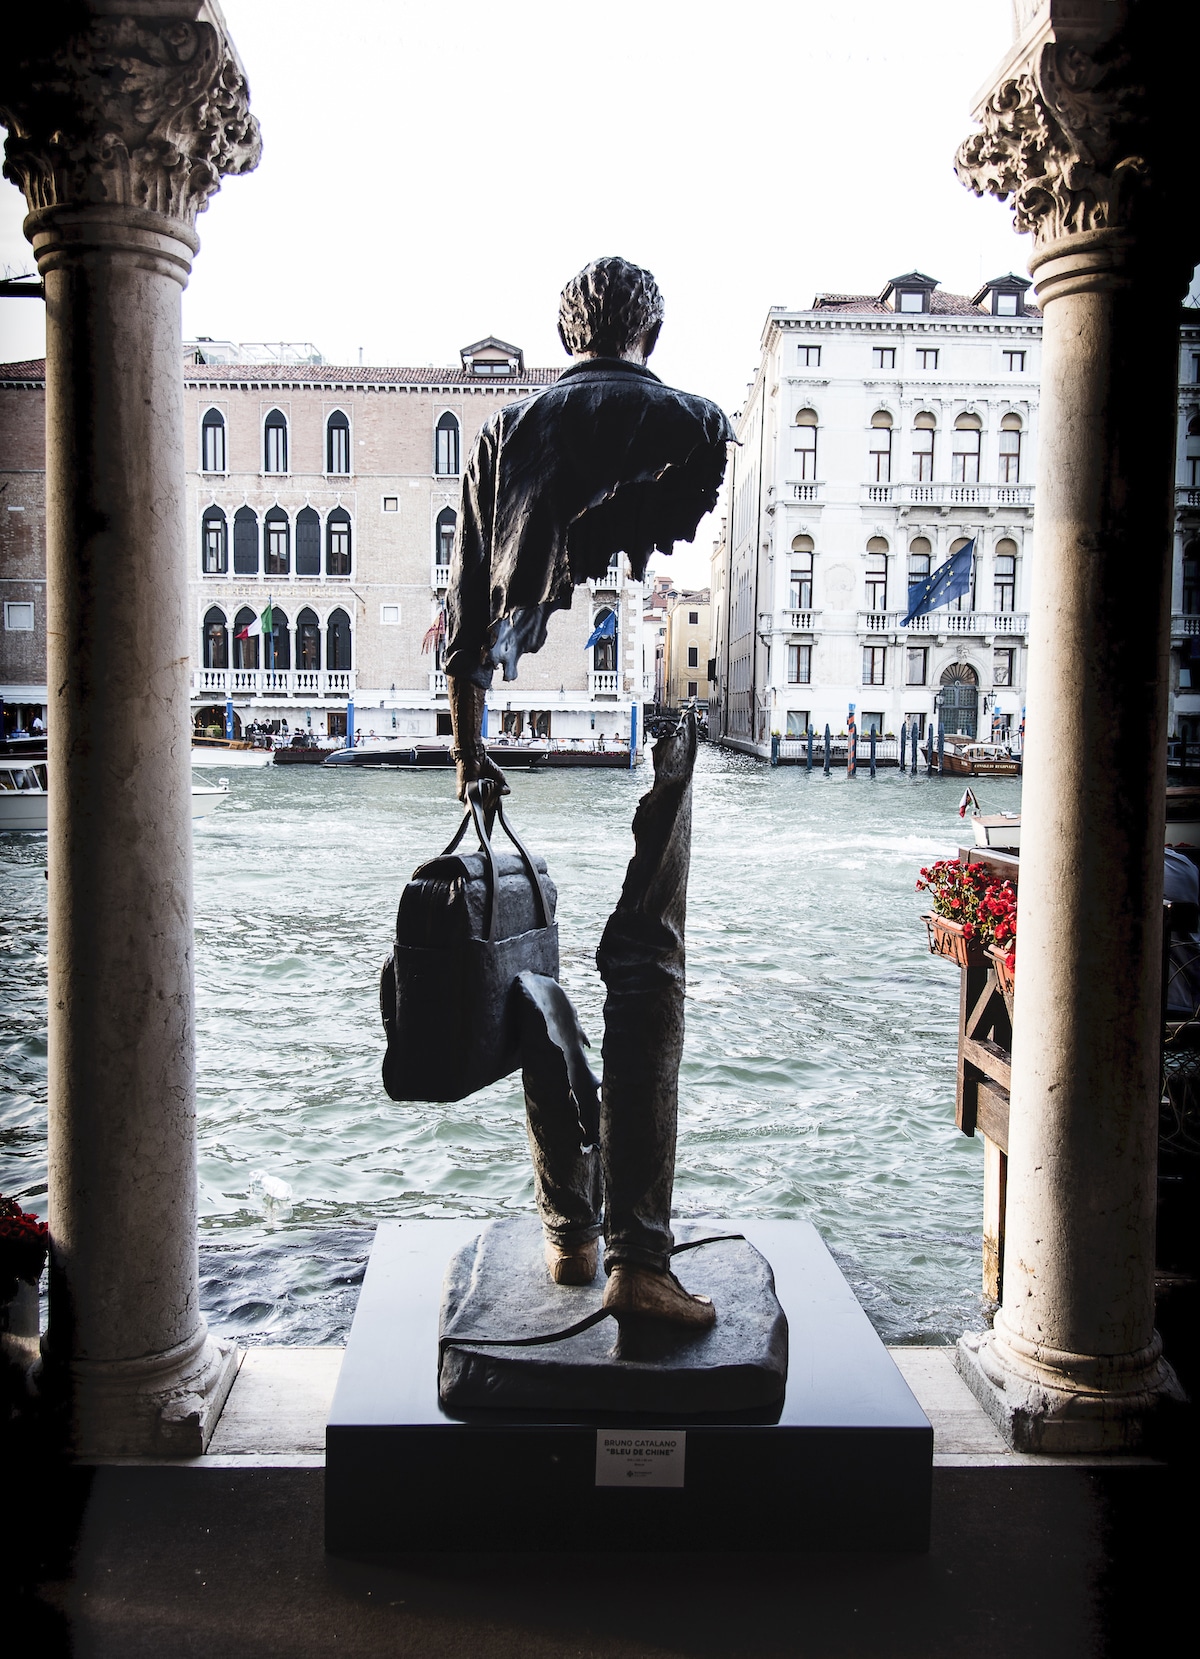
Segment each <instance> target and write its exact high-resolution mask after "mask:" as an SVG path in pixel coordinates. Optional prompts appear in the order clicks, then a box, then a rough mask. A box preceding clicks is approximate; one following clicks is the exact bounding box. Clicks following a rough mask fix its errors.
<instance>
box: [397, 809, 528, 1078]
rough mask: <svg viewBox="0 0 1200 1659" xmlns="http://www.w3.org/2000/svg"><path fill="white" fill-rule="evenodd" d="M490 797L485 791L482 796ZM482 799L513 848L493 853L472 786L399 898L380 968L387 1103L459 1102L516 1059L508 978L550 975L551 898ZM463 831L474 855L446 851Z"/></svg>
mask: <svg viewBox="0 0 1200 1659" xmlns="http://www.w3.org/2000/svg"><path fill="white" fill-rule="evenodd" d="M489 793H490V792H489ZM493 799H494V803H495V807H494V810H495V812H496V815H497V817H498V818H499V820H500V825H501V828H502V829H503V830H504V833H505V834H506V835H507V836H508V838H509V840H510V841H511V842H512V844H513V846H514V847H515V848H516V852H513V853H508V852H501V853H498V852H496V851H495V849H494V848H493V846H492V843H491V840H490V838H489V836H488V829H487V823H486V821H485V809H484V799H483V794H482V791H481V790H480V788H479V786H478V785H477V784H472V785H471V787H470V788H469V790H468V791H467V806H466V811H465V812H464V814H463V820H462V823H461V824H460V825H459V827H458V833H457V834H456V835H455V837H454V839H453V841H451V843H450V845H449V846H448V847H447V848H446V850H445V852H444V853H442V855H441V857H440V858H432V859H430V860H429V862H428V863H427V864H421V865H419V866H418V868H417V869H415V870H414V871H413V877H412V880H411V881H410V882H409V884H408V886H407V887H406V888H405V889H404V892H403V893H402V894H401V895H400V908H399V910H398V911H397V912H396V942H395V944H394V945H393V947H392V954H391V956H390V957H389V958H388V959H387V961H386V962H385V963H384V965H383V974H382V977H381V979H380V982H379V1008H380V1013H381V1014H382V1016H383V1028H384V1030H385V1031H386V1033H387V1053H386V1054H385V1056H384V1060H383V1086H384V1088H385V1089H386V1090H387V1092H388V1094H389V1095H390V1096H391V1098H392V1099H393V1100H461V1099H462V1098H463V1096H464V1095H469V1094H473V1093H474V1091H475V1090H476V1089H482V1088H485V1087H486V1086H487V1084H489V1083H494V1082H496V1080H497V1078H500V1077H507V1076H508V1074H509V1073H510V1072H514V1071H516V1070H517V1069H518V1067H519V1066H520V1064H521V1054H520V1048H519V1039H518V1032H517V1027H516V1020H515V1016H514V1011H513V1007H512V988H513V983H514V981H515V980H516V977H517V975H518V974H519V973H522V972H523V971H524V970H525V969H527V968H528V969H529V970H530V971H531V972H532V973H538V974H547V975H549V977H550V978H551V979H557V978H558V924H557V922H556V921H555V920H554V905H555V901H556V900H557V897H558V894H557V892H556V890H555V887H554V883H553V882H552V881H551V880H550V877H549V876H548V874H547V873H546V863H545V860H544V859H541V858H534V857H533V856H532V855H531V854H530V853H529V852H528V851H527V850H526V848H525V846H524V845H523V843H522V842H521V840H520V839H519V837H518V836H517V835H516V834H515V833H514V831H513V830H512V828H511V826H510V825H509V823H508V821H507V819H506V818H505V816H504V807H503V805H502V803H501V800H500V797H499V796H494V797H492V799H489V800H488V803H487V811H488V812H490V811H491V810H492V800H493ZM472 823H473V824H474V826H475V829H476V832H477V834H478V836H479V851H478V852H472V853H459V852H456V851H455V848H456V847H457V846H458V844H459V842H460V841H461V840H462V838H463V836H464V834H465V833H466V830H467V827H468V825H470V824H472Z"/></svg>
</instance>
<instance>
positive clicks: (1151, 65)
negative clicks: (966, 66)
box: [955, 3, 1200, 276]
mask: <svg viewBox="0 0 1200 1659" xmlns="http://www.w3.org/2000/svg"><path fill="white" fill-rule="evenodd" d="M1092 9H1093V10H1096V11H1097V15H1099V9H1097V8H1092ZM1040 10H1041V14H1042V23H1041V26H1040V28H1036V29H1035V30H1034V31H1033V32H1032V34H1031V35H1030V36H1027V37H1026V40H1025V41H1024V42H1023V43H1022V44H1020V45H1018V47H1017V48H1016V49H1015V50H1014V52H1013V54H1012V55H1011V57H1010V58H1009V61H1008V63H1007V64H1006V65H1005V67H1004V69H1003V70H1002V71H1001V74H1000V78H999V80H998V82H997V83H996V84H995V86H994V87H993V89H992V91H991V92H990V93H989V94H988V96H987V97H985V98H984V100H983V102H982V103H981V105H980V106H979V107H978V108H977V109H976V111H975V116H976V119H977V120H978V121H979V122H980V124H981V127H982V131H980V132H977V133H973V134H972V135H971V137H969V138H967V139H966V140H964V142H963V143H962V144H961V145H960V146H959V149H958V153H957V155H956V157H955V171H956V172H957V174H958V176H959V178H960V180H961V181H962V183H963V184H964V185H966V187H967V188H968V189H969V190H973V191H974V192H975V193H976V195H980V196H983V195H991V196H998V197H999V198H1000V200H1001V201H1005V200H1011V202H1012V207H1013V217H1014V226H1015V229H1016V230H1018V231H1031V232H1032V233H1033V236H1034V243H1035V252H1034V261H1033V263H1034V264H1035V265H1036V264H1038V263H1040V262H1041V261H1043V260H1044V259H1045V258H1046V257H1047V255H1048V254H1049V253H1050V252H1051V250H1052V249H1053V247H1054V245H1055V244H1056V243H1062V242H1064V241H1065V240H1066V239H1068V238H1077V237H1080V236H1086V237H1089V238H1090V239H1092V241H1093V243H1094V244H1103V243H1109V244H1112V246H1113V248H1114V251H1115V249H1116V247H1117V246H1118V245H1120V244H1121V243H1124V242H1127V241H1128V240H1129V238H1130V236H1133V237H1135V238H1136V240H1137V241H1138V243H1139V244H1140V245H1142V247H1143V248H1145V244H1146V238H1147V237H1149V238H1150V239H1151V240H1153V241H1156V242H1158V247H1159V251H1160V252H1161V249H1162V241H1161V237H1162V235H1163V234H1164V233H1166V234H1167V235H1168V236H1169V239H1170V241H1171V242H1172V244H1174V245H1173V247H1172V250H1171V253H1172V255H1173V256H1174V257H1173V258H1172V264H1173V265H1175V264H1178V267H1179V270H1178V273H1177V274H1179V275H1181V276H1182V275H1183V274H1184V265H1185V264H1186V266H1187V274H1190V268H1191V265H1192V264H1193V263H1194V262H1195V259H1196V257H1197V255H1198V254H1200V240H1198V238H1197V236H1196V232H1195V230H1194V229H1193V228H1192V226H1191V224H1190V223H1189V221H1190V220H1192V219H1194V213H1193V211H1192V209H1193V201H1194V195H1193V192H1192V189H1191V185H1190V180H1188V178H1187V177H1186V172H1185V166H1186V160H1185V158H1186V155H1187V151H1188V148H1189V146H1188V144H1187V141H1186V136H1185V131H1184V120H1185V109H1186V106H1187V99H1186V96H1185V95H1184V88H1183V86H1182V83H1181V82H1180V81H1179V78H1178V65H1177V64H1176V63H1175V61H1174V58H1175V54H1174V51H1173V46H1172V44H1171V43H1170V42H1169V41H1168V40H1164V39H1161V38H1152V37H1150V36H1148V35H1147V32H1146V29H1145V27H1144V26H1143V23H1144V20H1142V19H1141V18H1140V16H1139V15H1138V14H1137V12H1136V11H1132V10H1131V11H1125V12H1124V14H1123V15H1122V16H1121V17H1120V19H1119V22H1118V23H1117V26H1110V27H1105V28H1099V27H1097V26H1095V24H1094V23H1093V25H1092V26H1091V27H1090V28H1088V29H1084V28H1081V27H1079V26H1074V27H1072V26H1068V24H1069V23H1071V22H1072V21H1075V22H1076V25H1077V20H1078V18H1079V17H1080V15H1081V13H1083V12H1086V11H1087V10H1088V8H1087V7H1086V6H1084V7H1082V8H1081V7H1079V6H1075V7H1074V8H1073V10H1072V9H1070V8H1060V7H1059V6H1058V5H1057V4H1053V3H1051V4H1048V5H1045V6H1043V7H1042V8H1040ZM1060 11H1063V12H1064V14H1066V15H1067V16H1068V24H1064V23H1062V22H1060V21H1059V13H1060ZM1111 15H1113V16H1114V17H1115V16H1116V14H1115V13H1114V14H1111ZM1183 56H1184V57H1185V58H1189V59H1190V54H1189V53H1186V52H1185V53H1184V54H1183ZM1104 233H1109V234H1107V235H1105V234H1104Z"/></svg>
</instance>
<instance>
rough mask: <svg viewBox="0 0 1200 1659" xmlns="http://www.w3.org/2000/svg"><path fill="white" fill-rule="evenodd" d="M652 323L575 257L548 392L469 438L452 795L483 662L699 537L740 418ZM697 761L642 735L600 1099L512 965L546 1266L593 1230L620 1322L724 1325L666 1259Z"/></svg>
mask: <svg viewBox="0 0 1200 1659" xmlns="http://www.w3.org/2000/svg"><path fill="white" fill-rule="evenodd" d="M662 318H663V303H662V296H661V294H660V293H659V290H658V286H657V284H656V283H655V281H654V278H653V277H652V276H651V275H650V273H649V272H648V271H644V270H641V269H640V268H639V267H638V266H636V265H631V264H629V263H628V262H627V261H626V260H623V259H599V260H596V261H595V262H594V263H593V264H591V265H589V266H587V267H586V269H584V270H583V271H581V272H580V273H579V275H578V276H576V277H574V278H573V279H572V280H571V281H570V282H569V283H568V284H567V286H566V288H565V289H564V290H563V294H562V299H561V303H560V309H559V334H560V336H561V338H562V341H563V344H564V346H565V347H566V349H567V350H568V351H569V352H570V353H571V355H572V358H573V361H572V364H571V366H570V368H568V369H567V370H566V371H565V372H564V373H563V375H562V377H561V378H560V380H559V381H558V383H557V384H556V385H555V386H553V387H550V388H548V389H547V390H545V391H543V392H540V393H538V394H536V395H535V396H533V397H529V398H525V399H521V400H519V401H517V402H515V403H511V404H508V405H506V406H505V407H504V408H503V409H500V410H498V411H497V412H496V413H495V414H494V415H493V416H492V418H491V419H490V420H489V421H488V422H487V424H486V425H485V426H484V428H483V430H482V431H481V433H480V435H479V438H478V440H477V442H476V444H475V448H474V451H473V453H472V455H471V457H470V460H469V462H468V465H467V468H466V471H465V474H464V479H463V500H462V512H461V514H460V517H459V524H458V533H457V540H456V543H455V548H454V556H453V561H452V564H451V571H450V589H449V593H448V596H447V605H446V610H447V641H446V674H447V681H448V687H449V693H450V708H451V714H452V718H453V723H454V741H455V760H456V762H457V766H458V792H459V795H460V797H461V798H463V799H466V796H467V791H468V789H469V788H472V787H473V786H474V787H476V788H481V789H482V790H484V791H486V790H489V789H490V790H493V791H498V792H503V793H507V792H508V786H507V784H506V782H505V779H504V774H503V773H502V772H501V771H500V769H499V767H497V766H496V764H495V762H494V761H493V760H491V759H490V758H489V756H488V754H487V751H486V749H485V747H484V744H483V738H482V721H483V707H484V697H485V694H486V692H487V689H488V687H489V686H490V684H491V681H492V676H493V674H494V672H495V670H496V669H497V668H500V669H501V670H502V671H503V674H504V677H505V679H510V680H511V679H512V678H514V677H515V675H516V672H517V663H518V661H519V659H520V657H521V656H522V655H523V654H524V653H525V652H532V651H537V650H538V649H540V647H541V646H542V645H543V644H544V642H545V639H546V629H547V624H548V621H549V618H550V616H551V614H552V613H553V612H554V611H555V610H560V609H564V608H566V607H568V606H569V605H570V603H571V598H572V594H573V592H574V589H575V588H576V587H577V586H578V585H579V584H580V583H582V582H585V581H587V580H588V579H589V578H596V577H600V576H602V575H603V574H604V572H605V571H606V570H607V569H608V566H609V563H610V561H611V559H612V558H613V557H614V556H616V555H621V554H624V556H625V557H626V558H627V559H628V560H629V565H630V569H631V571H632V574H633V576H634V577H635V578H636V579H638V580H640V579H641V578H642V576H643V575H644V574H645V570H646V565H647V561H648V560H649V557H650V555H651V553H652V552H653V551H654V550H655V549H656V548H658V549H660V550H661V551H663V552H666V553H669V552H670V551H671V549H672V547H673V546H674V544H675V542H677V541H690V540H691V538H692V537H693V536H694V534H695V532H696V527H697V525H698V524H699V522H700V520H701V518H702V517H703V516H704V514H705V513H706V512H709V511H710V510H711V509H712V508H713V507H714V506H715V505H716V501H717V492H718V489H719V487H720V484H721V479H722V477H723V476H724V471H725V461H726V454H727V449H726V446H727V444H728V443H730V442H731V441H732V439H733V431H732V428H731V427H730V424H729V421H728V420H727V418H726V417H725V415H724V414H723V413H722V411H721V410H720V409H719V408H718V407H717V406H716V404H714V403H710V402H709V401H708V400H707V399H706V398H701V397H695V396H692V395H690V394H689V393H686V392H679V391H676V390H674V389H673V388H671V387H669V386H665V385H664V384H663V383H662V381H660V380H659V379H658V378H657V376H656V375H654V374H652V373H651V371H650V370H649V369H648V368H647V367H646V358H647V357H648V356H649V355H650V353H651V352H652V351H653V349H654V345H655V342H656V340H657V338H658V333H659V329H660V328H661V326H662ZM695 757H696V729H695V724H694V721H693V720H692V719H691V718H690V717H685V718H684V720H683V721H682V722H681V723H680V724H679V726H678V727H677V729H675V730H674V731H672V732H668V733H664V734H663V735H661V736H660V737H659V739H658V742H657V743H656V745H655V748H654V751H653V758H654V772H655V777H654V786H653V788H652V789H651V790H650V792H649V794H647V795H646V796H645V797H644V798H643V800H642V802H641V804H640V806H639V808H638V812H637V816H636V818H635V821H634V836H635V841H636V851H635V854H634V857H633V859H632V861H631V863H630V865H629V870H628V872H627V874H626V878H625V885H624V888H623V890H622V893H621V899H620V902H619V904H618V906H617V909H616V910H615V912H614V913H613V915H612V917H611V918H610V920H609V922H608V925H607V927H606V928H605V930H604V936H603V939H602V940H601V944H600V949H599V951H598V953H597V961H598V964H599V967H600V972H601V974H602V976H603V978H604V982H605V986H606V989H607V993H608V995H607V999H606V1002H605V1007H604V1025H605V1036H604V1048H603V1055H604V1079H603V1084H602V1086H601V1090H600V1097H599V1103H598V1110H597V1103H596V1082H595V1079H593V1078H591V1074H590V1072H589V1071H588V1068H587V1064H586V1061H585V1059H584V1057H583V1049H582V1046H581V1045H582V1041H583V1037H582V1032H581V1031H580V1029H579V1023H578V1020H577V1019H576V1018H575V1016H574V1011H573V1010H572V1009H571V1007H570V1004H569V1002H568V1001H567V998H566V995H565V993H564V992H563V991H562V990H561V988H560V987H558V986H557V985H556V984H554V982H553V981H552V980H548V979H545V978H544V977H543V978H541V979H540V980H539V976H538V975H536V974H533V975H530V974H526V975H523V976H522V977H523V988H522V990H521V993H520V1016H519V1017H520V1020H521V1024H522V1054H523V1070H524V1083H525V1091H526V1101H527V1106H528V1121H529V1129H530V1141H531V1146H532V1148H533V1154H534V1165H535V1171H536V1177H537V1183H536V1184H537V1198H538V1208H539V1211H540V1214H541V1218H542V1225H543V1229H544V1234H545V1244H546V1260H547V1265H548V1267H549V1270H550V1274H551V1277H552V1278H553V1279H554V1280H555V1281H556V1282H557V1283H560V1284H576V1285H578V1284H584V1283H588V1282H590V1281H591V1279H592V1278H593V1277H594V1275H595V1272H596V1264H597V1239H598V1237H599V1235H600V1233H601V1229H602V1228H603V1233H604V1266H605V1270H606V1272H607V1274H608V1284H607V1288H606V1290H605V1295H604V1306H605V1308H607V1309H608V1310H609V1312H610V1313H612V1314H613V1315H614V1316H616V1317H617V1319H618V1320H619V1321H620V1322H621V1323H622V1324H625V1323H628V1324H631V1325H636V1324H638V1323H649V1324H653V1323H656V1322H662V1321H665V1322H667V1323H669V1324H675V1325H682V1326H685V1327H691V1328H693V1329H704V1328H706V1327H708V1326H710V1325H711V1324H712V1323H713V1320H714V1318H715V1310H714V1309H713V1306H712V1304H711V1302H710V1301H709V1300H708V1299H707V1298H703V1297H695V1296H691V1295H689V1294H688V1292H687V1291H686V1290H685V1289H684V1288H683V1286H682V1285H681V1284H680V1283H679V1281H678V1279H677V1278H675V1276H674V1275H673V1273H672V1272H671V1267H670V1263H671V1256H672V1250H673V1246H674V1240H673V1237H672V1233H671V1226H670V1215H671V1195H672V1189H673V1184H674V1174H675V1139H676V1123H677V1115H678V1114H677V1090H678V1074H679V1061H680V1055H681V1053H682V1048H683V1002H684V917H685V908H686V895H687V877H688V862H689V856H690V846H691V786H692V770H693V766H694V763H695ZM589 1079H590V1082H589ZM597 1133H598V1146H597ZM601 1192H602V1194H603V1217H602V1216H601V1209H600V1201H601Z"/></svg>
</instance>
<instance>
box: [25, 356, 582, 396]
mask: <svg viewBox="0 0 1200 1659" xmlns="http://www.w3.org/2000/svg"><path fill="white" fill-rule="evenodd" d="M561 373H562V370H561V369H526V370H525V371H524V372H523V373H522V374H517V375H513V376H512V377H511V379H510V378H509V377H507V376H505V375H488V376H486V377H485V376H483V375H477V374H466V373H465V372H464V371H463V370H462V369H461V368H457V369H451V368H443V369H429V368H425V369H371V368H367V367H365V366H363V365H360V364H357V363H356V364H354V365H353V366H349V367H347V366H341V367H339V366H338V365H337V364H334V363H186V364H185V365H184V370H183V378H184V379H185V380H191V381H215V380H220V381H225V382H226V383H228V382H229V381H239V380H240V381H245V382H246V383H247V384H249V385H254V384H257V383H259V382H261V381H264V380H265V381H271V382H272V383H278V382H280V381H291V382H293V383H295V384H297V385H322V386H324V385H331V384H336V385H342V386H344V385H346V384H347V383H352V384H354V385H363V386H487V387H490V388H493V389H494V388H496V387H500V388H503V387H505V386H520V387H527V386H553V385H554V382H555V381H556V380H557V379H558V377H559V375H560V374H561ZM45 378H46V359H45V358H44V357H39V358H33V359H30V361H29V362H27V363H0V382H3V381H6V380H8V381H13V380H44V379H45Z"/></svg>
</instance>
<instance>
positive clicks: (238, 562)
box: [233, 507, 258, 576]
mask: <svg viewBox="0 0 1200 1659" xmlns="http://www.w3.org/2000/svg"><path fill="white" fill-rule="evenodd" d="M233 574H234V575H235V576H257V575H258V517H257V515H256V514H255V511H254V509H253V507H239V508H238V510H237V512H236V513H234V515H233Z"/></svg>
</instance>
